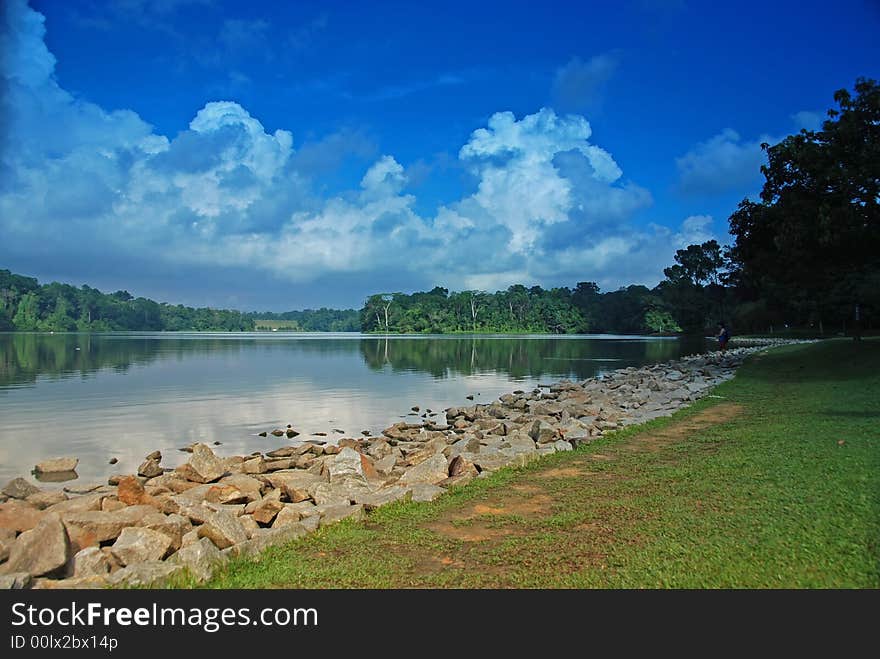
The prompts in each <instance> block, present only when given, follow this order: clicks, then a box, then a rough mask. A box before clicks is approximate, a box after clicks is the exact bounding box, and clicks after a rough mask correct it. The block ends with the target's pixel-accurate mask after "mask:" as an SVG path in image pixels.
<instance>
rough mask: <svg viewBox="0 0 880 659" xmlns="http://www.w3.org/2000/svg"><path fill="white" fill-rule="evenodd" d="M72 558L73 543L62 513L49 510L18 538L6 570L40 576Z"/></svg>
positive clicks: (10, 553) (6, 571)
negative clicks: (68, 536)
mask: <svg viewBox="0 0 880 659" xmlns="http://www.w3.org/2000/svg"><path fill="white" fill-rule="evenodd" d="M68 558H70V543H69V542H68V539H67V533H66V531H65V530H64V524H63V523H62V522H61V517H59V516H58V515H57V514H49V515H46V516H45V517H44V518H43V519H41V520H40V522H39V524H37V525H36V526H35V527H34V528H33V529H31V530H30V531H25V532H24V533H22V534H21V535H20V536H18V538H16V540H15V543H14V544H13V545H12V547H11V549H10V551H9V560H8V561H7V563H6V565H4V566H3V571H4V572H5V573H12V572H28V573H30V574H32V575H34V576H35V577H39V576H42V575H44V574H49V573H50V572H54V571H55V570H57V569H59V568H61V567H64V565H66V564H67V559H68Z"/></svg>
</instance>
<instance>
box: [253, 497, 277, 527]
mask: <svg viewBox="0 0 880 659" xmlns="http://www.w3.org/2000/svg"><path fill="white" fill-rule="evenodd" d="M283 508H284V504H283V503H281V490H272V493H271V494H269V495H267V496H265V497H263V499H261V500H260V501H258V502H257V503H256V506H254V510H253V512H252V513H251V514H252V515H253V518H254V520H255V521H256V522H258V523H259V524H266V525H268V524H271V523H272V520H273V519H275V516H276V515H277V514H278V513H279V512H281V510H282V509H283Z"/></svg>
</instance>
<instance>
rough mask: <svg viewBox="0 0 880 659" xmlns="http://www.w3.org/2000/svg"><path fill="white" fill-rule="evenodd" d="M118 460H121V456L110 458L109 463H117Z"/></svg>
mask: <svg viewBox="0 0 880 659" xmlns="http://www.w3.org/2000/svg"><path fill="white" fill-rule="evenodd" d="M117 462H119V458H110V459H109V460H108V461H107V464H111V465H115V464H116V463H117Z"/></svg>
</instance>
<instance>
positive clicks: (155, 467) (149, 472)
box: [138, 458, 165, 478]
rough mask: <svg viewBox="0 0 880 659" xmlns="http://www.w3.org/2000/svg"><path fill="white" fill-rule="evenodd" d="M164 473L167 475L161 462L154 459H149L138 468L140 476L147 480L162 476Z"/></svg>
mask: <svg viewBox="0 0 880 659" xmlns="http://www.w3.org/2000/svg"><path fill="white" fill-rule="evenodd" d="M163 473H165V470H164V469H162V467H161V465H160V464H159V461H158V460H156V459H154V458H147V459H146V460H144V461H143V462H142V463H141V466H140V467H138V476H144V477H145V478H154V477H156V476H161V475H162V474H163Z"/></svg>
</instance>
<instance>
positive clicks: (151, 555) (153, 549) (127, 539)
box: [111, 526, 171, 565]
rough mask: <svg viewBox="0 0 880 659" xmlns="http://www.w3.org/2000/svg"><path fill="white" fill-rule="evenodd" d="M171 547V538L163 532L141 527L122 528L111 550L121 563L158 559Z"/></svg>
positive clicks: (131, 563)
mask: <svg viewBox="0 0 880 659" xmlns="http://www.w3.org/2000/svg"><path fill="white" fill-rule="evenodd" d="M170 549H171V538H169V537H168V536H167V535H165V534H164V533H161V532H159V531H154V530H152V529H147V528H143V527H131V526H129V527H128V528H125V529H122V533H120V534H119V538H117V539H116V542H114V543H113V547H112V548H111V551H112V552H113V555H114V556H115V557H116V558H117V559H119V562H120V563H122V564H123V565H134V564H135V563H143V562H145V561H158V560H161V559H162V558H164V557H165V554H167V553H168V551H169V550H170Z"/></svg>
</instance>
